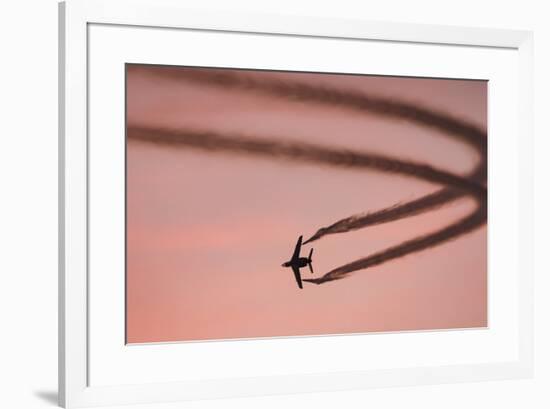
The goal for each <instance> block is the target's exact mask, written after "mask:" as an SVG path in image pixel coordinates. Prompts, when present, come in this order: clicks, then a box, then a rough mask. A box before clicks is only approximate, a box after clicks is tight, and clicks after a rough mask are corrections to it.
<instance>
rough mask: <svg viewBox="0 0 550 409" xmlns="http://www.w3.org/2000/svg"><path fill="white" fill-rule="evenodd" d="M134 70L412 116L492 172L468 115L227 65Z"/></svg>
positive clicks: (481, 174)
mask: <svg viewBox="0 0 550 409" xmlns="http://www.w3.org/2000/svg"><path fill="white" fill-rule="evenodd" d="M128 69H129V70H132V71H134V72H140V71H141V72H142V73H144V74H147V75H151V74H152V75H155V76H160V77H162V78H168V79H173V80H177V81H191V82H199V83H203V84H206V85H211V86H219V87H229V88H241V89H245V90H250V91H254V92H259V93H264V94H268V95H274V96H277V97H281V98H287V99H291V100H300V101H307V102H312V103H317V104H321V105H328V106H340V107H343V108H347V109H351V110H356V111H359V112H365V111H369V112H372V113H375V114H377V115H380V116H386V117H389V118H394V119H401V120H407V121H410V122H413V123H417V124H419V125H422V126H426V127H431V128H435V129H437V130H439V131H442V132H443V133H445V134H446V135H447V136H450V137H453V138H456V139H458V140H460V141H462V142H463V143H466V144H468V145H470V146H472V147H473V148H474V149H475V150H476V151H477V152H478V154H479V157H480V160H479V163H478V165H477V167H476V168H475V169H474V170H473V171H472V172H471V174H470V175H469V176H468V177H469V178H470V179H472V180H473V181H475V182H478V183H483V182H484V181H485V179H486V177H487V162H486V161H487V135H486V132H485V131H483V130H481V129H479V128H477V127H476V126H474V125H472V124H469V123H468V122H466V121H463V120H460V119H457V118H454V117H452V116H450V115H448V114H446V113H443V112H438V111H436V110H433V109H428V108H424V107H419V106H415V105H411V104H408V103H406V102H402V101H397V100H393V99H387V98H382V97H374V96H369V95H365V94H363V93H359V92H356V91H353V90H341V89H335V88H330V87H320V86H318V85H316V86H311V85H308V84H305V83H300V82H294V81H289V80H287V79H285V80H284V81H280V80H277V79H273V78H267V79H266V78H263V79H262V80H258V79H255V78H253V77H251V76H246V75H242V74H237V73H235V72H232V71H229V70H226V69H212V68H198V69H197V68H182V67H171V66H154V67H153V69H152V67H151V66H148V65H129V66H128ZM463 195H464V192H463V191H457V190H456V189H453V188H444V189H441V190H439V191H437V192H434V193H432V194H429V195H426V196H424V197H421V198H419V199H416V200H413V201H410V202H406V203H403V204H401V205H396V206H391V207H389V208H386V209H382V210H380V211H377V212H374V213H369V214H360V215H354V216H351V217H348V218H345V219H342V220H339V221H337V222H335V223H333V224H332V225H330V226H327V227H323V228H321V229H319V230H318V231H317V232H316V233H315V234H314V235H313V236H312V237H310V238H309V239H308V240H306V241H305V242H304V244H305V243H308V242H311V241H314V240H318V239H319V238H321V237H323V236H325V235H327V234H334V233H342V232H346V231H350V230H356V229H360V228H363V227H366V226H370V225H374V224H380V223H386V222H390V221H394V220H398V219H401V218H404V217H408V216H411V215H416V214H419V213H422V212H425V211H428V210H430V209H433V208H435V207H439V206H442V205H444V204H446V203H449V202H451V201H453V200H456V199H457V198H459V197H461V196H463Z"/></svg>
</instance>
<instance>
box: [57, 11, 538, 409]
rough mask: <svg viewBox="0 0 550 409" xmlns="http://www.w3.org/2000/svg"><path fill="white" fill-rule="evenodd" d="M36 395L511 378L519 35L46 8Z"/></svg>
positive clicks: (523, 329)
mask: <svg viewBox="0 0 550 409" xmlns="http://www.w3.org/2000/svg"><path fill="white" fill-rule="evenodd" d="M60 25H61V28H62V29H61V30H60V31H61V36H60V56H61V61H60V67H61V72H60V75H61V78H62V84H63V85H64V86H63V89H62V90H61V92H60V97H61V98H60V100H61V105H62V107H61V112H62V119H61V132H60V134H61V135H60V157H61V158H62V161H61V162H60V181H61V183H60V192H61V193H60V213H61V218H60V219H61V223H62V224H61V226H60V231H61V234H60V237H61V243H60V245H61V254H62V257H61V266H60V280H59V283H60V293H61V303H60V320H59V323H60V371H59V373H60V383H59V385H60V386H59V387H60V403H61V404H62V405H63V406H65V407H81V406H92V405H109V404H110V405H112V404H123V403H147V402H163V401H177V400H189V399H203V398H212V397H232V396H252V395H261V394H276V393H290V392H312V391H323V390H345V389H356V388H368V387H379V386H396V385H418V384H426V383H435V382H438V383H441V382H458V381H476V380H488V379H507V378H517V377H527V376H530V374H531V367H532V346H531V332H532V328H531V317H532V314H531V301H532V300H531V298H532V297H531V286H532V281H531V280H532V278H531V269H532V265H531V263H532V256H531V247H532V246H531V244H530V243H531V229H532V212H531V206H532V187H531V154H532V152H531V150H532V148H531V111H532V109H531V87H532V85H531V82H532V74H531V54H532V51H531V47H532V44H531V42H532V39H531V33H529V32H523V31H512V30H495V29H477V28H460V27H443V26H425V25H409V24H400V23H380V22H368V21H343V20H336V19H331V20H323V19H317V18H308V17H299V18H298V17H290V16H288V17H282V16H272V15H247V14H245V13H221V12H219V13H218V12H212V11H210V12H198V11H190V10H186V9H185V8H182V6H181V5H180V2H178V1H173V0H161V1H154V2H153V1H148V0H139V1H131V2H130V1H123V0H120V1H119V0H117V1H93V2H92V1H85V0H69V1H68V2H66V3H62V4H61V5H60Z"/></svg>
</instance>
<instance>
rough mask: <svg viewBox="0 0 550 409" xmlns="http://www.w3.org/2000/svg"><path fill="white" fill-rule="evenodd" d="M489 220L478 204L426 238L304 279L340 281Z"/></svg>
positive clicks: (425, 236)
mask: <svg viewBox="0 0 550 409" xmlns="http://www.w3.org/2000/svg"><path fill="white" fill-rule="evenodd" d="M486 220H487V206H486V203H485V202H484V201H480V202H478V207H477V209H476V210H475V211H474V212H473V213H471V214H470V215H468V216H466V217H464V218H462V219H460V220H459V221H458V222H456V223H453V224H451V225H449V226H447V227H445V228H443V229H441V230H438V231H436V232H434V233H430V234H427V235H424V236H420V237H417V238H414V239H412V240H408V241H406V242H404V243H401V244H399V245H397V246H394V247H390V248H388V249H386V250H383V251H381V252H378V253H375V254H372V255H370V256H368V257H364V258H361V259H359V260H356V261H353V262H351V263H348V264H345V265H343V266H340V267H338V268H335V269H333V270H331V271H329V272H328V273H326V274H324V275H323V276H321V277H319V278H312V279H304V280H303V281H307V282H310V283H313V284H323V283H326V282H329V281H334V280H340V279H342V278H344V277H346V276H347V275H349V274H351V273H353V272H354V271H357V270H363V269H365V268H368V267H372V266H376V265H378V264H382V263H384V262H386V261H389V260H392V259H395V258H400V257H403V256H406V255H407V254H411V253H415V252H417V251H421V250H425V249H427V248H430V247H434V246H436V245H439V244H442V243H444V242H446V241H449V240H452V239H454V238H457V237H458V236H461V235H463V234H465V233H468V232H470V231H472V230H474V229H476V228H477V227H479V226H481V225H483V224H485V222H486Z"/></svg>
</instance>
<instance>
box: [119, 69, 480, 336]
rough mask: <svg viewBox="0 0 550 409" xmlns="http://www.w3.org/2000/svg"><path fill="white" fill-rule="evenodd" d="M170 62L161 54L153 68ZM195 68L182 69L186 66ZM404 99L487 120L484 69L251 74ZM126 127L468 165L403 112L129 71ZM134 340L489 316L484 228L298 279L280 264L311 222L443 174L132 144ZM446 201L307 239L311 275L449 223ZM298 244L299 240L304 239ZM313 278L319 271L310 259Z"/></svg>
mask: <svg viewBox="0 0 550 409" xmlns="http://www.w3.org/2000/svg"><path fill="white" fill-rule="evenodd" d="M158 69H159V68H155V67H151V68H150V70H151V72H152V71H153V70H158ZM182 69H184V68H182ZM244 74H245V75H251V76H254V77H257V78H261V77H262V76H270V77H273V76H275V77H278V78H280V79H285V78H290V79H292V80H293V81H303V82H307V83H311V84H326V85H330V86H333V87H339V88H343V89H354V90H361V91H364V92H365V93H369V94H374V95H380V96H385V97H395V98H399V99H401V100H404V101H408V102H413V103H416V102H417V103H419V104H420V105H423V106H427V107H435V108H437V109H439V110H443V111H445V112H449V113H452V114H453V115H454V116H456V117H459V118H462V119H466V120H469V121H471V122H472V123H474V124H477V125H479V126H483V127H485V126H486V116H487V107H486V105H487V85H486V83H485V82H482V81H459V80H430V79H411V78H392V77H369V76H344V75H319V74H300V73H274V72H244ZM127 122H128V125H146V126H158V127H170V128H173V127H185V128H191V129H197V130H214V131H218V132H223V133H245V134H246V135H249V136H254V137H258V138H262V137H271V138H272V137H276V138H281V139H284V140H296V141H302V142H308V143H313V144H320V145H326V146H343V147H347V148H350V149H358V150H366V151H369V152H379V153H384V154H386V155H391V156H392V157H397V158H401V159H413V160H415V161H416V162H426V163H429V164H431V165H433V166H437V167H439V168H442V169H445V170H449V171H453V172H458V173H466V172H468V171H469V170H471V169H472V168H473V167H474V166H475V164H476V161H477V157H476V154H475V153H474V152H473V151H472V150H471V149H470V148H468V147H466V146H464V145H462V144H460V143H458V142H455V141H452V140H450V139H449V138H446V137H444V136H442V135H440V134H438V133H437V132H436V131H434V130H428V129H425V128H422V127H419V126H416V125H413V124H411V123H408V122H404V121H392V120H388V119H387V118H380V117H376V116H374V115H369V114H363V113H361V114H360V113H358V112H352V111H346V110H344V109H342V108H329V107H322V106H319V105H314V104H311V103H309V104H308V103H304V102H298V101H288V100H284V99H281V98H274V97H268V96H265V95H260V94H256V93H253V92H250V91H246V90H238V89H230V90H228V89H225V90H224V89H221V88H218V87H215V86H209V85H205V84H198V83H192V82H187V81H181V82H176V81H174V80H170V79H167V78H162V77H161V76H159V75H149V74H148V73H147V72H144V71H143V70H139V71H137V70H133V69H132V68H130V69H128V75H127ZM127 166H128V178H127V206H128V207H127V217H128V223H127V229H128V231H127V251H128V254H127V263H128V264H127V285H128V288H127V296H128V298H127V317H128V321H127V335H128V342H130V343H135V342H162V341H186V340H203V339H227V338H250V337H271V336H293V335H317V334H336V333H350V332H371V331H399V330H421V329H442V328H464V327H480V326H486V324H487V268H486V267H487V242H486V240H487V238H486V233H487V232H486V228H485V227H483V228H480V229H478V230H475V231H474V232H472V233H469V234H467V235H464V236H462V237H459V238H458V239H456V240H454V241H451V242H448V243H445V244H443V245H440V246H437V247H435V248H432V249H428V250H426V251H423V252H419V253H415V254H412V255H409V256H406V257H404V258H401V259H399V260H393V261H389V262H387V263H385V264H382V265H380V266H376V267H372V268H370V269H368V270H363V271H358V272H356V273H354V274H352V275H351V276H349V277H347V278H345V279H342V280H339V281H335V282H329V283H326V284H323V285H320V286H316V285H311V284H308V283H304V289H303V290H299V289H298V288H297V286H296V283H295V281H294V277H293V274H292V271H291V270H290V269H286V268H282V267H281V263H282V262H284V261H286V260H288V259H289V258H290V256H291V253H292V251H293V248H294V244H295V242H296V239H297V237H298V236H299V235H300V234H303V235H304V236H309V235H311V234H313V233H314V232H315V231H316V230H317V229H318V228H319V227H322V226H326V225H328V224H331V223H333V222H335V221H337V220H339V219H341V218H343V217H346V216H350V215H352V214H356V213H363V212H367V211H375V210H378V209H381V208H384V207H387V206H390V205H393V204H395V203H397V202H404V201H408V200H411V199H414V198H417V197H420V196H422V195H425V194H427V193H430V192H432V191H434V190H437V189H438V188H439V187H438V186H437V185H434V184H430V183H427V182H422V181H418V180H416V179H412V178H407V177H402V176H395V175H388V174H383V173H377V172H374V171H357V170H354V171H352V170H343V169H335V168H328V167H319V166H315V165H311V164H307V165H306V164H296V163H290V162H277V161H272V160H266V159H257V158H244V157H240V156H232V155H228V154H213V153H205V152H198V151H193V150H187V149H176V148H166V147H159V146H152V145H148V144H145V143H140V142H131V141H130V142H129V143H128V146H127ZM473 206H474V205H473V202H472V200H471V199H468V198H464V199H461V200H459V201H457V202H454V203H452V204H449V205H447V206H445V207H443V208H441V209H438V210H434V211H431V212H428V213H425V214H423V215H419V216H414V217H411V218H408V219H403V220H399V221H396V222H393V223H389V224H384V225H379V226H374V227H369V228H366V229H362V230H358V231H355V232H348V233H344V234H337V235H332V236H327V237H325V238H322V239H321V240H319V241H317V242H314V243H312V246H313V247H314V248H315V253H314V260H313V267H314V270H315V275H314V276H315V277H317V276H320V275H322V274H324V273H325V272H327V271H329V270H331V269H332V268H334V267H337V266H339V265H341V264H344V263H347V262H350V261H353V260H356V259H358V258H362V257H364V256H367V255H369V254H371V253H373V252H376V251H379V250H382V249H384V248H386V247H388V246H393V245H396V244H399V243H400V242H402V241H404V240H408V239H411V238H413V237H415V236H417V235H419V234H422V233H428V232H431V231H433V230H435V229H438V228H440V227H444V226H445V225H447V224H449V223H452V222H453V221H455V220H457V219H458V218H460V217H461V216H463V215H465V214H467V213H468V212H469V211H470V210H471V209H472V208H473ZM310 247H311V246H310V245H306V246H304V247H303V250H302V254H303V255H305V254H306V253H307V252H309V249H310ZM302 276H303V277H304V278H308V277H309V276H311V274H310V273H309V271H308V270H307V268H305V269H302Z"/></svg>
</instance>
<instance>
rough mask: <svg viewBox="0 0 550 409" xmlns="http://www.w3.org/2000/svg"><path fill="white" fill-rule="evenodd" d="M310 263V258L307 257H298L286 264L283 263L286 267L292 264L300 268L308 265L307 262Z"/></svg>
mask: <svg viewBox="0 0 550 409" xmlns="http://www.w3.org/2000/svg"><path fill="white" fill-rule="evenodd" d="M308 263H309V259H307V258H306V257H300V258H299V259H297V260H296V261H294V262H293V261H292V260H290V261H287V262H286V263H285V264H283V266H285V267H291V266H292V265H294V266H296V267H298V268H302V267H305V266H307V264H308Z"/></svg>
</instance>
